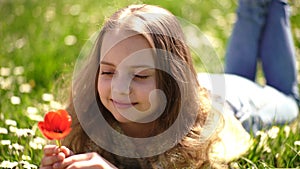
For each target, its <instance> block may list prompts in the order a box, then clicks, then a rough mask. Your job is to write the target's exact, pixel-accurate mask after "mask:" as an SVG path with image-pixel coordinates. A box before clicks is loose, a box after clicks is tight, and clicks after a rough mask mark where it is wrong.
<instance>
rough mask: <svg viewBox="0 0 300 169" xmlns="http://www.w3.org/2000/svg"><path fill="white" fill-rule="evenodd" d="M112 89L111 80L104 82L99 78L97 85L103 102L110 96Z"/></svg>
mask: <svg viewBox="0 0 300 169" xmlns="http://www.w3.org/2000/svg"><path fill="white" fill-rule="evenodd" d="M110 88H111V83H110V81H109V80H103V79H101V78H99V80H98V84H97V89H98V92H99V95H100V99H101V100H102V98H103V97H107V96H109V94H110Z"/></svg>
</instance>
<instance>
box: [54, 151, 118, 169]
mask: <svg viewBox="0 0 300 169" xmlns="http://www.w3.org/2000/svg"><path fill="white" fill-rule="evenodd" d="M53 168H66V169H75V168H82V169H84V168H85V169H113V168H114V169H116V167H115V166H114V165H112V164H111V163H110V162H108V161H106V160H105V159H104V158H103V157H101V156H100V155H98V154H97V153H85V154H76V155H73V156H70V157H67V158H65V159H64V160H63V161H62V162H58V163H56V164H55V165H54V167H53Z"/></svg>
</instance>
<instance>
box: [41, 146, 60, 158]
mask: <svg viewBox="0 0 300 169" xmlns="http://www.w3.org/2000/svg"><path fill="white" fill-rule="evenodd" d="M57 153H59V148H58V146H56V145H46V146H45V147H44V154H45V155H46V156H49V155H53V154H57Z"/></svg>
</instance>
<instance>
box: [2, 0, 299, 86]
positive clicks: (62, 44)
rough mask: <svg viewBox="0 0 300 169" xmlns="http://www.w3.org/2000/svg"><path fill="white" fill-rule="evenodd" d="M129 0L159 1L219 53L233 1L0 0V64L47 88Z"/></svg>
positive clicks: (296, 26) (296, 15) (294, 22)
mask: <svg viewBox="0 0 300 169" xmlns="http://www.w3.org/2000/svg"><path fill="white" fill-rule="evenodd" d="M132 3H149V4H156V5H159V6H162V7H164V8H166V9H168V10H170V11H171V12H172V13H173V14H174V15H176V16H179V17H181V18H184V19H186V20H188V21H190V22H191V23H193V24H195V25H197V26H198V27H199V28H200V30H201V31H202V32H203V33H204V35H205V36H207V37H208V39H209V40H210V41H211V42H212V44H213V47H214V48H215V50H216V52H217V54H218V56H220V57H223V56H224V52H225V50H226V43H227V40H228V37H229V36H230V33H231V28H232V25H233V23H234V21H235V9H236V5H237V2H236V0H222V1H217V0H213V1H204V0H185V1H182V0H177V1H172V0H164V1H161V0H160V1H158V0H151V1H150V0H148V1H147V0H145V1H137V0H128V1H117V0H93V1H91V0H88V1H81V0H65V1H58V0H54V1H39V0H14V1H10V0H0V21H1V22H0V39H1V40H0V66H2V67H3V66H4V67H10V66H12V65H14V66H20V65H22V66H24V68H25V74H26V77H27V78H28V79H30V80H33V81H34V82H35V84H36V88H37V89H40V88H43V89H48V90H49V89H50V88H51V87H52V85H53V83H54V82H55V80H56V79H57V78H59V77H60V76H62V75H63V73H65V72H68V73H69V72H70V71H72V68H73V65H74V62H75V61H76V58H77V56H78V54H79V52H80V50H81V47H82V46H83V44H84V43H85V42H86V40H87V39H88V38H89V36H90V35H91V34H92V33H93V32H95V31H96V30H98V29H99V28H100V27H101V25H102V23H103V20H104V19H105V17H108V16H110V15H111V14H112V13H113V12H115V11H116V10H117V9H119V8H121V7H124V6H126V5H129V4H132ZM299 4H300V3H299V1H294V2H293V4H292V8H293V10H292V15H291V23H292V28H293V35H294V37H295V38H294V39H295V45H296V47H297V56H299V48H300V42H299V39H300V15H299V6H300V5H299Z"/></svg>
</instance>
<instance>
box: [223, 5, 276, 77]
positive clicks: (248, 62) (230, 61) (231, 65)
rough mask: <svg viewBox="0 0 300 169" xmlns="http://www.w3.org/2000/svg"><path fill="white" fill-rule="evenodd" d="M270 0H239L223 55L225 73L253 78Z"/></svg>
mask: <svg viewBox="0 0 300 169" xmlns="http://www.w3.org/2000/svg"><path fill="white" fill-rule="evenodd" d="M269 2H270V0H239V6H238V9H237V21H236V23H235V25H234V28H233V32H232V34H231V38H230V40H229V44H228V47H227V51H226V56H225V59H226V60H225V61H226V62H225V73H229V74H236V75H240V76H243V77H245V78H248V79H250V80H252V81H254V80H255V75H256V65H257V58H258V47H259V43H260V35H261V32H262V29H263V27H264V23H265V17H266V13H267V6H268V3H269Z"/></svg>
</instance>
